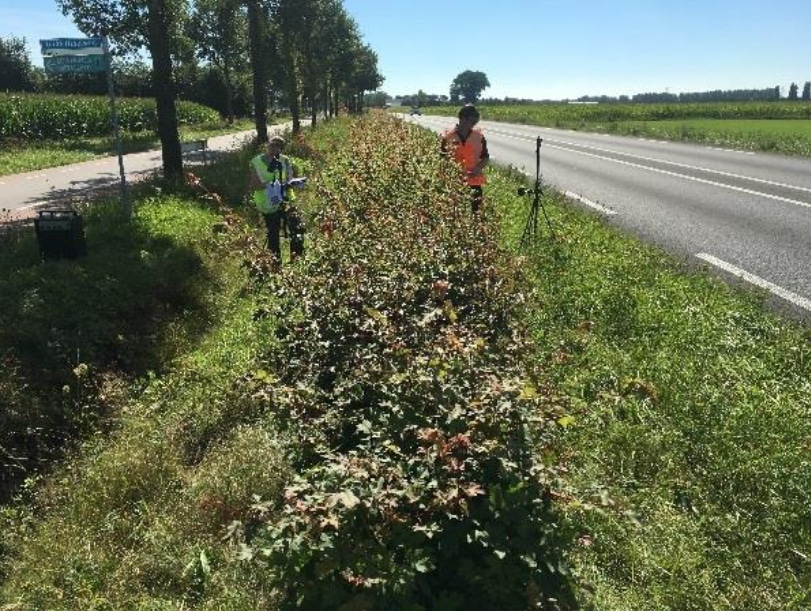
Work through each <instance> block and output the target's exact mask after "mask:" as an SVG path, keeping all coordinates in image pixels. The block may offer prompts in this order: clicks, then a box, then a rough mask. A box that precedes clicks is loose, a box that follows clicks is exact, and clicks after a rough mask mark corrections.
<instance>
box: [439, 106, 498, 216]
mask: <svg viewBox="0 0 811 611" xmlns="http://www.w3.org/2000/svg"><path fill="white" fill-rule="evenodd" d="M478 122H479V111H478V110H477V109H476V107H475V106H473V105H472V104H468V105H466V106H463V107H462V109H461V110H460V111H459V122H458V123H457V124H456V127H454V128H453V129H450V130H448V131H446V132H445V133H444V134H443V135H442V152H443V153H445V154H449V153H451V152H453V156H454V159H456V161H457V162H458V163H459V165H460V166H461V167H462V170H463V171H464V173H465V181H466V182H467V184H468V186H469V187H470V192H471V195H472V201H471V205H472V209H473V212H474V213H475V212H478V211H479V208H481V205H482V199H483V192H482V187H483V186H484V184H485V183H486V182H487V179H486V178H485V176H484V174H483V173H482V170H484V168H485V166H486V165H487V163H488V161H489V160H490V153H488V152H487V140H486V139H485V137H484V134H482V132H481V130H478V129H474V128H475V127H476V124H477V123H478Z"/></svg>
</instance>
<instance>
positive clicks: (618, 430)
mask: <svg viewBox="0 0 811 611" xmlns="http://www.w3.org/2000/svg"><path fill="white" fill-rule="evenodd" d="M499 187H502V188H504V189H508V188H509V187H508V186H507V185H505V184H504V183H503V182H502V181H499V182H498V183H497V185H494V186H492V187H491V189H498V188H499ZM500 201H501V203H502V204H507V205H509V206H510V207H509V208H508V209H509V211H510V212H509V213H508V215H507V217H506V218H507V225H508V235H511V236H512V240H513V241H515V240H516V239H517V236H518V235H519V230H520V229H522V227H521V225H519V224H517V223H516V219H517V218H519V216H520V215H519V214H518V209H517V208H516V206H515V203H514V202H512V205H510V204H509V202H511V201H512V200H507V201H506V202H505V200H500ZM546 204H547V207H548V210H549V211H550V214H551V215H552V218H553V222H554V225H555V230H556V232H557V234H558V235H559V236H560V238H559V239H558V240H549V239H548V238H547V237H546V236H545V235H542V236H541V237H539V239H538V241H537V245H536V247H535V249H534V250H532V251H531V252H530V253H529V255H528V256H529V268H530V269H531V270H532V275H533V280H532V283H533V286H534V287H535V288H536V289H537V290H538V303H539V307H537V308H535V309H534V310H533V311H532V312H531V314H530V316H531V317H532V319H533V320H534V322H533V328H534V337H535V345H536V348H535V349H536V351H537V352H536V358H537V360H538V362H539V364H542V366H543V368H544V370H545V371H546V372H547V375H548V380H549V383H550V384H552V385H554V387H556V388H557V389H558V392H560V393H561V394H563V395H564V396H566V397H567V398H568V401H569V411H570V413H571V415H572V417H573V419H572V421H571V422H570V426H568V427H567V429H566V433H565V434H564V435H563V436H562V438H561V440H560V442H561V444H562V448H564V449H562V450H561V451H562V452H564V454H565V455H566V456H567V457H568V468H569V475H568V476H567V478H566V479H567V481H568V484H569V485H570V486H571V487H572V497H573V499H574V500H573V501H572V502H571V503H568V504H566V506H567V507H568V509H569V515H570V517H571V519H572V523H573V524H574V525H575V528H576V529H577V530H578V531H580V533H581V539H580V544H579V545H577V546H576V547H575V549H574V552H573V556H572V561H573V564H574V566H575V569H576V571H577V572H578V574H579V580H580V583H581V586H582V587H581V600H583V601H588V606H589V607H593V608H595V609H600V610H601V611H604V610H615V609H616V610H620V609H623V610H625V609H638V610H640V611H641V610H643V609H644V610H645V611H652V610H656V609H662V610H664V609H685V610H688V609H689V610H698V609H706V610H707V611H709V610H713V611H717V610H719V609H741V610H743V609H759V610H762V609H773V610H775V611H776V610H778V609H781V610H785V609H807V608H809V606H811V597H810V596H811V595H810V594H809V592H811V508H809V504H808V498H809V494H811V469H810V468H809V467H811V421H809V418H808V416H809V413H811V331H810V330H809V329H808V328H807V327H802V326H798V325H795V324H793V323H790V322H786V321H783V320H780V319H779V318H777V317H775V316H773V315H771V314H768V313H766V312H765V311H764V309H763V308H762V303H761V299H760V297H758V296H753V295H751V294H745V293H743V292H739V291H737V290H733V289H730V288H729V287H727V286H726V285H724V284H722V283H721V282H720V281H716V280H713V279H711V278H709V277H705V276H703V275H695V274H685V273H684V271H683V270H682V268H681V267H680V266H679V265H677V263H676V262H674V261H673V260H671V259H670V258H669V257H667V256H665V255H663V254H662V253H661V252H659V251H657V250H656V249H654V248H652V247H649V246H646V245H643V244H641V243H639V242H638V241H637V240H635V239H633V238H631V237H628V236H625V235H622V234H621V233H619V232H617V231H616V230H614V229H611V228H609V227H606V226H604V225H603V224H602V223H601V222H600V221H599V220H597V219H595V218H593V217H592V216H590V215H585V214H582V213H580V212H578V211H576V210H574V209H572V208H569V207H567V206H565V205H562V201H561V199H560V198H559V197H558V196H554V195H550V196H549V197H547V199H546ZM540 231H541V232H544V231H545V227H543V225H541V227H540Z"/></svg>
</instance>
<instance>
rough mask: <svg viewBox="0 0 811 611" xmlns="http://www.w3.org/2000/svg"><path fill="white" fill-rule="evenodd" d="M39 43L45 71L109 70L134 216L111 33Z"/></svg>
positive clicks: (127, 211)
mask: <svg viewBox="0 0 811 611" xmlns="http://www.w3.org/2000/svg"><path fill="white" fill-rule="evenodd" d="M39 44H40V49H41V51H42V58H43V64H44V66H45V72H46V73H48V74H65V73H91V72H106V73H107V92H108V95H109V98H110V114H111V115H112V123H113V135H114V136H115V148H116V153H118V171H119V174H120V176H121V205H122V207H123V209H124V217H125V218H126V219H127V220H129V218H130V217H131V216H132V206H131V205H130V198H129V191H128V189H127V175H126V173H125V172H124V152H123V147H122V145H121V133H120V130H119V127H118V110H117V109H116V104H115V91H114V89H113V70H112V62H111V60H110V46H109V44H108V41H107V37H106V36H104V37H103V38H102V37H100V36H96V37H93V38H51V39H47V40H40V41H39Z"/></svg>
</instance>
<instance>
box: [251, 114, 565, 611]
mask: <svg viewBox="0 0 811 611" xmlns="http://www.w3.org/2000/svg"><path fill="white" fill-rule="evenodd" d="M327 146H329V143H327ZM329 162H330V163H329V166H328V168H327V169H325V170H324V171H323V173H322V174H320V175H319V176H318V177H317V184H318V198H319V199H320V203H321V205H322V212H321V213H320V214H319V215H318V217H317V219H316V222H315V226H316V227H317V231H318V233H319V235H317V236H316V237H315V238H314V240H313V243H312V245H311V249H310V251H309V252H308V256H307V259H306V261H303V262H302V263H301V267H300V268H291V269H288V270H287V271H285V273H284V274H282V275H280V276H272V277H269V278H268V282H267V300H268V304H269V305H268V306H267V308H266V312H265V313H266V314H271V315H274V316H278V317H279V320H280V330H279V333H278V335H279V338H280V341H281V349H279V350H276V351H271V352H269V353H268V356H267V357H266V359H265V360H264V361H263V362H262V369H260V370H257V371H256V372H255V373H254V375H253V382H252V384H251V388H252V393H253V394H254V396H256V395H260V396H263V397H265V403H266V409H268V410H269V412H270V413H271V414H272V415H273V417H274V420H275V421H276V422H277V424H278V425H279V426H280V427H281V428H282V430H284V431H286V434H287V435H289V436H290V437H291V438H292V439H293V443H292V444H291V445H290V447H289V448H288V452H289V454H290V460H291V463H292V464H293V465H294V467H295V468H296V469H297V472H298V476H297V477H296V478H295V480H294V482H293V484H292V485H291V486H289V487H288V488H287V490H286V492H285V504H284V506H283V507H282V508H281V516H279V515H278V511H279V507H278V506H277V505H276V504H274V503H273V502H268V503H258V504H257V505H255V506H254V508H253V510H254V512H255V514H256V515H258V516H259V519H260V523H261V524H262V525H261V527H260V528H259V529H258V530H257V531H256V533H255V535H250V534H249V535H246V536H245V540H244V544H245V549H244V551H243V555H246V556H249V557H253V558H254V559H255V560H256V561H259V562H268V568H269V570H270V571H271V572H273V573H274V574H275V577H276V578H277V579H279V581H280V583H281V584H282V586H283V588H284V591H285V594H286V595H285V601H286V603H285V608H291V609H292V608H300V609H325V608H331V609H338V608H347V609H348V608H353V609H434V608H442V609H462V608H465V609H496V608H498V609H505V610H510V609H526V608H557V605H558V604H559V602H560V601H565V600H566V598H567V580H566V577H565V567H564V566H563V563H562V562H561V548H560V533H558V532H557V531H556V524H555V513H554V511H553V508H552V506H551V503H550V490H549V488H550V485H551V482H553V481H554V478H555V476H556V470H555V466H554V465H555V459H554V454H553V451H552V448H551V446H550V438H551V433H550V431H551V429H552V426H550V422H552V421H553V419H554V418H555V417H556V414H555V409H554V408H553V407H552V404H553V403H552V401H551V400H549V398H548V397H546V396H544V394H543V393H541V392H539V391H538V390H537V388H536V384H535V382H534V375H533V373H532V371H530V370H529V369H528V368H526V367H525V364H524V362H523V360H522V354H523V353H524V351H525V345H524V340H523V332H522V329H521V326H520V324H519V320H520V316H519V309H520V308H521V307H522V304H523V303H524V299H525V296H524V295H523V294H522V291H521V287H522V278H521V275H520V273H519V272H518V271H517V266H516V265H515V264H514V263H515V262H514V261H513V260H511V259H510V258H509V257H508V256H507V255H506V254H505V253H504V252H502V251H500V250H499V249H498V247H497V246H496V243H495V236H494V226H493V224H492V223H491V219H487V218H485V219H478V218H472V217H471V214H470V209H469V206H470V202H469V193H468V192H467V188H466V187H465V186H464V185H463V183H461V181H460V180H459V176H458V173H457V170H456V168H455V167H454V166H453V165H452V164H450V163H448V162H447V161H446V160H444V159H442V158H441V157H440V155H439V154H438V152H437V146H436V141H435V140H434V139H433V138H431V137H428V136H425V135H423V134H420V133H419V132H418V131H416V130H413V129H412V128H409V127H408V126H406V125H404V124H402V123H398V122H395V121H393V120H390V119H386V118H385V117H371V118H367V119H364V120H361V121H360V122H359V123H358V124H355V125H354V126H353V129H352V132H351V137H350V142H349V144H348V146H345V147H344V148H343V149H342V152H340V153H337V154H334V155H333V156H332V157H331V158H330V160H329ZM543 450H545V451H546V452H547V454H548V456H549V457H550V459H549V464H539V463H537V462H535V461H533V459H532V456H533V452H535V451H543ZM271 516H272V517H271ZM556 601H558V602H556ZM342 605H344V606H342Z"/></svg>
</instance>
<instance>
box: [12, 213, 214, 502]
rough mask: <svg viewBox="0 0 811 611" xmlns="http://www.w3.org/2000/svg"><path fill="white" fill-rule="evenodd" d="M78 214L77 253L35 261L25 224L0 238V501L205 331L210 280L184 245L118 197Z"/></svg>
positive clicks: (33, 245) (94, 426) (33, 242)
mask: <svg viewBox="0 0 811 611" xmlns="http://www.w3.org/2000/svg"><path fill="white" fill-rule="evenodd" d="M84 221H85V232H86V238H87V256H86V257H83V258H80V259H77V260H59V261H46V262H42V261H41V260H40V256H39V249H38V245H37V240H36V237H35V235H34V230H33V227H31V226H30V225H29V226H20V227H17V228H16V229H15V230H14V231H13V232H12V234H11V237H9V236H8V235H7V236H6V239H4V240H3V241H2V242H1V243H0V503H2V502H4V501H7V500H9V498H10V497H11V496H12V495H13V494H14V492H15V490H17V489H18V486H19V484H20V483H21V482H22V481H23V480H24V478H26V477H28V476H30V475H32V474H35V473H37V472H38V471H40V470H41V469H42V468H43V467H44V466H46V465H47V464H48V463H49V462H50V461H51V460H53V459H54V458H56V457H58V456H59V455H60V454H61V452H62V451H63V450H64V449H65V446H66V444H68V443H69V442H70V441H71V440H76V439H79V438H80V437H81V435H82V434H83V433H86V432H87V431H90V430H97V429H98V428H99V427H101V426H102V425H103V424H104V422H105V420H106V418H105V416H109V412H110V410H111V409H112V408H113V407H114V406H115V401H116V397H117V396H118V397H121V396H122V393H123V392H124V389H125V388H126V384H127V382H128V381H131V380H132V379H133V378H135V377H138V376H143V375H145V374H147V373H148V372H150V371H160V370H161V369H162V368H164V367H165V366H166V364H167V362H168V360H169V359H171V358H172V356H173V350H175V349H176V346H177V343H178V342H177V339H178V338H179V337H181V338H184V339H186V340H191V339H193V338H194V337H197V336H198V335H199V334H200V333H202V332H203V331H204V330H205V328H204V324H205V321H206V320H207V318H208V317H207V315H206V302H205V299H204V296H205V294H206V293H207V292H209V291H210V287H209V286H208V285H209V283H210V282H212V279H211V277H210V275H209V273H208V272H207V270H206V268H205V266H204V265H203V262H202V261H201V259H200V258H199V256H198V254H197V253H196V252H195V251H194V250H193V249H191V248H190V247H187V246H185V245H180V244H178V243H176V242H175V241H174V240H173V239H172V238H171V237H169V236H168V235H163V236H154V235H150V233H149V232H148V231H147V229H146V228H145V226H144V225H143V224H141V223H139V222H138V219H137V218H136V219H135V220H133V221H132V222H129V223H127V222H125V221H124V219H123V217H122V214H121V212H120V210H119V205H118V204H117V202H111V203H104V204H94V206H93V207H92V208H89V209H88V210H87V211H86V212H85V214H84ZM192 312H194V316H191V315H190V313H192ZM181 343H182V342H181Z"/></svg>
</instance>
